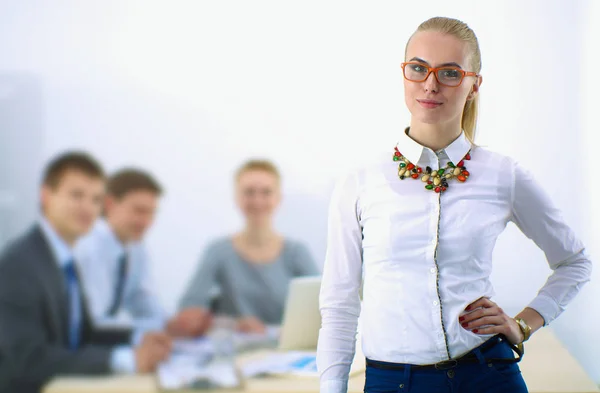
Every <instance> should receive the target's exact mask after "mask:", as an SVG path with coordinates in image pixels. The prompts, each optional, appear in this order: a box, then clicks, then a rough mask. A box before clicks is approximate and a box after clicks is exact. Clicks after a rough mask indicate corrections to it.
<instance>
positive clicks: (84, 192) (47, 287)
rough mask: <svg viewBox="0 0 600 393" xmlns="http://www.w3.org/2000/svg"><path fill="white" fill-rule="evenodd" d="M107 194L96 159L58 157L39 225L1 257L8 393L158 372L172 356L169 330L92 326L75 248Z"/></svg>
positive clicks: (0, 334)
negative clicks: (78, 379)
mask: <svg viewBox="0 0 600 393" xmlns="http://www.w3.org/2000/svg"><path fill="white" fill-rule="evenodd" d="M104 189H105V181H104V172H103V170H102V168H101V166H100V165H99V164H98V163H97V162H96V161H95V160H94V159H93V158H92V157H90V156H89V155H87V154H85V153H79V152H69V153H66V154H63V155H61V156H59V157H57V158H56V159H54V160H53V161H52V162H51V163H50V164H49V165H48V167H47V168H46V170H45V173H44V176H43V184H42V187H41V207H42V214H41V217H40V219H39V221H38V222H37V223H36V224H35V225H33V227H32V228H31V229H30V230H29V231H27V232H26V233H25V234H23V235H22V236H21V237H20V238H18V239H16V240H15V241H14V242H12V243H11V244H9V245H8V246H7V247H6V249H5V250H3V252H2V253H1V254H0V353H2V354H3V356H4V357H5V358H6V359H4V360H6V361H8V362H9V363H10V364H11V370H10V376H9V378H8V387H6V388H5V389H4V390H3V391H6V392H19V393H35V392H39V391H40V390H41V388H42V386H43V385H44V384H45V383H46V382H48V381H49V380H50V379H52V378H53V377H55V376H59V375H60V376H64V375H105V374H109V373H135V372H139V373H145V372H151V371H153V370H154V369H155V367H156V365H157V364H158V363H159V362H160V361H161V360H163V359H165V358H166V357H167V356H168V354H169V352H170V345H171V343H170V340H169V338H168V337H167V336H166V335H165V334H163V333H148V334H146V335H144V336H143V337H131V336H132V335H131V332H130V331H128V330H112V329H110V330H109V329H103V330H98V329H96V328H94V326H93V324H92V322H91V319H90V316H89V313H88V310H87V304H86V299H85V293H84V291H83V290H82V288H81V286H80V283H79V275H78V273H77V270H76V265H75V261H74V260H73V252H72V247H73V245H74V244H75V242H76V240H77V239H78V238H79V237H80V236H82V235H83V234H85V233H86V232H87V231H88V230H89V229H90V227H91V226H92V224H93V223H94V221H95V220H96V218H97V217H98V215H99V214H100V210H101V206H102V198H103V195H104ZM0 386H1V384H0Z"/></svg>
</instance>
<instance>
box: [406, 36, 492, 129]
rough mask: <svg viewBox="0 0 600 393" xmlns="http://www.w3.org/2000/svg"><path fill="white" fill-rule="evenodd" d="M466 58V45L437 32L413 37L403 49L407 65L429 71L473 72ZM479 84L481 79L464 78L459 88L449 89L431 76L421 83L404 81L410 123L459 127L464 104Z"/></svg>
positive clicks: (472, 95) (467, 51)
mask: <svg viewBox="0 0 600 393" xmlns="http://www.w3.org/2000/svg"><path fill="white" fill-rule="evenodd" d="M469 55H470V53H469V47H468V45H467V43H465V42H463V41H461V40H459V39H458V38H456V37H454V36H451V35H448V34H442V33H439V32H436V31H422V32H418V33H416V34H415V35H414V36H413V37H412V39H411V40H410V42H409V44H408V47H407V49H406V61H413V62H419V63H421V64H423V65H425V66H428V67H440V66H442V65H444V66H446V65H448V66H451V67H460V68H461V69H462V70H464V71H474V70H472V69H471V62H470V60H469ZM480 83H481V77H472V76H471V77H469V76H465V78H464V79H463V81H462V84H461V85H460V86H458V87H448V86H444V85H441V84H439V83H438V81H437V79H436V78H435V75H434V74H433V73H431V74H430V75H429V77H428V78H427V79H426V80H425V81H423V82H411V81H409V80H406V79H404V99H405V101H406V106H407V107H408V110H409V111H410V113H411V114H412V117H413V122H414V121H415V120H416V121H417V122H420V123H425V124H439V125H447V126H454V124H456V125H457V126H460V122H461V118H462V112H463V108H464V106H465V102H466V100H467V99H472V98H474V97H475V95H476V94H477V92H478V90H479V84H480Z"/></svg>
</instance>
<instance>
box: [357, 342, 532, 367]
mask: <svg viewBox="0 0 600 393" xmlns="http://www.w3.org/2000/svg"><path fill="white" fill-rule="evenodd" d="M501 341H505V342H506V343H507V344H508V345H509V346H510V347H511V349H512V350H513V351H515V353H516V354H517V355H519V357H518V358H512V359H507V358H490V359H485V362H486V363H503V364H512V363H517V362H520V361H521V359H522V358H523V353H524V351H521V350H520V349H519V348H517V347H516V346H514V345H512V344H511V343H510V341H508V340H507V339H506V337H504V336H502V335H500V336H496V337H494V338H491V339H489V340H488V341H486V342H484V343H483V344H481V345H480V346H479V347H478V349H479V350H480V351H481V352H482V353H483V352H484V351H486V350H488V349H490V348H491V347H493V346H494V345H498V344H499V343H500V342H501ZM474 363H481V362H480V361H479V359H478V358H477V356H476V355H475V354H474V353H473V351H471V352H468V353H466V354H465V355H463V356H461V357H458V358H455V359H449V360H444V361H441V362H438V363H435V364H415V365H412V364H411V365H410V368H411V369H419V370H425V369H428V370H449V369H452V368H454V367H456V366H458V365H459V364H474ZM367 366H368V367H374V368H380V369H384V370H404V369H405V368H406V366H407V365H405V364H396V363H387V362H380V361H377V362H374V361H372V360H370V359H367Z"/></svg>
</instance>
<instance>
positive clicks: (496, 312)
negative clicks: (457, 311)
mask: <svg viewBox="0 0 600 393" xmlns="http://www.w3.org/2000/svg"><path fill="white" fill-rule="evenodd" d="M465 311H466V312H467V313H468V314H464V315H462V316H461V317H460V318H459V319H458V321H459V322H460V324H461V326H462V327H463V328H464V329H467V330H470V331H471V332H473V333H475V334H503V335H505V336H506V338H507V339H508V341H510V342H511V343H512V344H515V345H516V344H519V343H520V342H522V341H523V333H522V332H521V328H519V325H518V324H517V322H516V321H515V320H514V319H513V318H512V317H510V316H509V315H507V314H506V313H505V312H504V311H503V310H502V309H501V308H500V307H499V306H498V305H497V304H496V303H494V302H493V301H491V300H490V299H488V298H485V297H482V298H481V299H479V300H477V301H475V302H473V303H471V304H470V305H468V306H467V308H466V309H465Z"/></svg>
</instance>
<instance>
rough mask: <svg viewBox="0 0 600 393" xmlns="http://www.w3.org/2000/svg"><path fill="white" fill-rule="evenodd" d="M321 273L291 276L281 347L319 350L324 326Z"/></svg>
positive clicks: (281, 334) (280, 340) (283, 348)
mask: <svg viewBox="0 0 600 393" xmlns="http://www.w3.org/2000/svg"><path fill="white" fill-rule="evenodd" d="M320 289H321V277H320V276H308V277H298V278H294V279H292V281H291V282H290V288H289V291H288V296H287V300H286V305H285V311H284V313H283V321H282V324H281V332H280V336H279V349H281V350H316V349H317V341H318V339H319V329H321V313H320V311H319V291H320Z"/></svg>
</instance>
